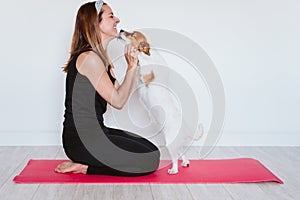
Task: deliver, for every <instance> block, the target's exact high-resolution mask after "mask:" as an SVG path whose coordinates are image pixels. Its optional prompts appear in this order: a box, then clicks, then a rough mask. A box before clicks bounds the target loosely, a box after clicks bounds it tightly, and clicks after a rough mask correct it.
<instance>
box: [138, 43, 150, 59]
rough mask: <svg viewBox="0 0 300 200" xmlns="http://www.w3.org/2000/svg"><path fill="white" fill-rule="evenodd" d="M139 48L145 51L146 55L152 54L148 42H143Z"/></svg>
mask: <svg viewBox="0 0 300 200" xmlns="http://www.w3.org/2000/svg"><path fill="white" fill-rule="evenodd" d="M138 49H139V51H140V52H144V53H145V54H146V55H148V56H150V45H149V43H148V42H141V43H140V44H139V46H138Z"/></svg>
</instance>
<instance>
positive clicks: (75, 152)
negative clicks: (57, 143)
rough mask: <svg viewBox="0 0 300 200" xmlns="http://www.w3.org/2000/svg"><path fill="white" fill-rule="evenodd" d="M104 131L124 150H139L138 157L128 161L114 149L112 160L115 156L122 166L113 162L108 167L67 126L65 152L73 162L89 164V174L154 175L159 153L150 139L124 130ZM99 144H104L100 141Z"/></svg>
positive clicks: (108, 129)
mask: <svg viewBox="0 0 300 200" xmlns="http://www.w3.org/2000/svg"><path fill="white" fill-rule="evenodd" d="M103 131H104V133H105V135H106V137H107V138H108V139H109V140H110V141H111V142H112V143H113V144H114V145H116V146H117V147H119V148H121V149H123V150H125V151H128V152H133V153H137V154H136V155H137V157H136V158H135V157H130V159H128V160H127V159H126V157H125V158H124V157H122V158H120V156H119V155H114V153H113V151H112V152H111V153H112V155H111V159H112V160H114V159H115V160H116V162H118V165H122V167H121V168H120V167H118V166H113V165H109V166H108V165H107V164H104V163H103V162H100V161H99V159H96V158H95V157H94V156H93V155H92V154H91V153H90V152H89V151H88V150H87V148H86V147H85V146H84V144H83V142H82V141H81V139H80V137H79V135H78V133H77V131H76V129H73V128H64V130H63V138H62V139H63V147H64V150H65V153H66V155H67V156H68V158H69V159H71V160H72V161H73V162H76V163H81V164H84V165H88V169H87V174H101V175H113V176H142V175H148V174H151V173H153V172H154V171H156V170H157V169H158V166H159V161H160V152H159V149H158V148H157V147H156V146H155V145H154V144H152V143H151V142H150V141H148V140H147V139H145V138H142V137H140V136H138V135H136V134H133V133H129V132H126V131H123V130H118V129H113V128H108V127H103ZM99 145H101V144H100V143H99ZM107 152H108V153H110V152H109V149H107V151H106V153H107ZM140 153H144V154H140ZM134 155H135V154H134ZM138 155H139V156H138ZM141 156H142V159H141ZM132 160H133V161H132ZM122 169H124V170H122ZM127 169H128V170H127ZM143 169H147V170H143Z"/></svg>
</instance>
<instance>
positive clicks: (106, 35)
mask: <svg viewBox="0 0 300 200" xmlns="http://www.w3.org/2000/svg"><path fill="white" fill-rule="evenodd" d="M102 10H103V14H102V20H101V22H100V23H99V27H100V32H101V37H102V39H103V40H111V39H113V38H115V37H118V35H119V33H118V30H117V24H118V23H119V22H120V20H119V18H117V17H116V16H114V14H113V12H112V10H111V8H110V7H109V6H108V5H103V7H102Z"/></svg>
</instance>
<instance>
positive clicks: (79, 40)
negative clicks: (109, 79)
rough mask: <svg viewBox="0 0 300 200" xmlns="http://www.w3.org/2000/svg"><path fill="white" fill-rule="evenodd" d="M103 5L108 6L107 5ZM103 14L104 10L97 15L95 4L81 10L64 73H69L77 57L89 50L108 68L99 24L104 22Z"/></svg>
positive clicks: (90, 3)
mask: <svg viewBox="0 0 300 200" xmlns="http://www.w3.org/2000/svg"><path fill="white" fill-rule="evenodd" d="M103 5H106V3H104V4H103ZM102 14H103V11H102V9H101V11H100V13H99V14H98V13H97V10H96V8H95V2H89V3H86V4H84V5H82V6H81V7H80V8H79V10H78V13H77V17H76V22H75V30H74V33H73V38H72V45H71V52H70V57H69V60H68V63H67V65H66V66H65V67H64V68H63V71H64V72H67V71H68V68H69V65H70V63H71V61H72V59H73V58H74V56H75V55H77V54H80V53H81V52H83V51H88V50H90V51H94V52H95V53H96V54H97V55H98V56H99V57H100V58H101V60H102V61H103V63H104V65H105V66H106V67H107V66H108V65H109V64H110V61H109V58H108V56H107V53H106V51H105V50H104V48H103V46H102V43H101V37H100V30H99V22H101V20H102Z"/></svg>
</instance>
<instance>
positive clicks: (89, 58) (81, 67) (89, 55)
mask: <svg viewBox="0 0 300 200" xmlns="http://www.w3.org/2000/svg"><path fill="white" fill-rule="evenodd" d="M76 68H77V70H78V71H79V72H80V73H82V74H85V73H86V72H88V71H93V72H95V70H96V71H98V70H101V69H105V66H104V64H103V62H102V60H101V59H100V57H99V56H98V55H97V54H96V53H95V52H93V51H85V52H82V53H80V54H79V56H78V58H77V61H76Z"/></svg>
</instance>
